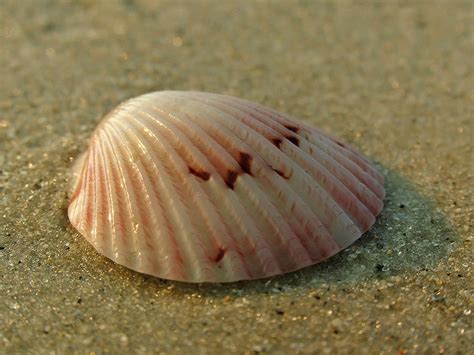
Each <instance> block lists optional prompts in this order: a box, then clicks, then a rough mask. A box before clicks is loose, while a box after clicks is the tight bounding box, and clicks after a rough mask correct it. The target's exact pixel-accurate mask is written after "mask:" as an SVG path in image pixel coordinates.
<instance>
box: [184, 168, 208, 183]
mask: <svg viewBox="0 0 474 355" xmlns="http://www.w3.org/2000/svg"><path fill="white" fill-rule="evenodd" d="M189 172H190V173H191V174H193V175H196V176H197V177H199V178H201V179H203V180H204V181H207V180H209V178H210V177H211V174H209V173H208V172H207V171H203V170H196V169H193V168H191V167H189Z"/></svg>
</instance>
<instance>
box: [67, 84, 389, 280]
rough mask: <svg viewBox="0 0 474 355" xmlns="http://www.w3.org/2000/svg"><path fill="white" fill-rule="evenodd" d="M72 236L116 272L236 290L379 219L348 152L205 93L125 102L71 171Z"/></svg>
mask: <svg viewBox="0 0 474 355" xmlns="http://www.w3.org/2000/svg"><path fill="white" fill-rule="evenodd" d="M76 176H77V178H76V180H75V186H74V190H73V191H74V192H73V194H72V196H71V199H70V203H69V209H68V214H69V219H70V221H71V223H72V225H73V226H74V227H75V228H76V229H77V230H78V231H79V232H80V233H81V234H82V235H83V236H84V237H85V238H86V239H87V240H88V241H89V242H90V243H91V244H92V245H93V246H94V247H95V248H96V249H97V251H98V252H99V253H101V254H103V255H105V256H106V257H108V258H110V259H112V260H113V261H115V262H117V263H119V264H121V265H124V266H126V267H128V268H131V269H133V270H136V271H139V272H143V273H146V274H151V275H155V276H158V277H160V278H164V279H172V280H180V281H187V282H231V281H237V280H244V279H257V278H264V277H268V276H271V275H276V274H281V273H286V272H290V271H294V270H298V269H301V268H303V267H305V266H308V265H312V264H315V263H317V262H320V261H322V260H324V259H326V258H328V257H330V256H331V255H333V254H335V253H337V252H338V251H339V250H341V249H343V248H345V247H347V246H348V245H350V244H352V243H353V242H354V241H355V240H356V239H358V238H359V237H360V236H361V235H362V233H364V232H365V231H367V230H368V229H369V228H370V226H371V225H372V224H373V223H374V221H375V216H376V215H377V214H378V213H380V211H381V210H382V207H383V198H384V195H385V191H384V188H383V181H384V180H383V176H382V175H381V174H380V173H379V172H378V171H377V170H376V169H375V168H374V167H373V165H372V164H371V163H370V162H369V161H368V160H367V159H366V158H365V157H364V156H362V155H361V154H360V153H359V152H357V151H356V150H355V149H354V148H352V147H350V146H348V145H347V144H344V143H341V142H340V141H339V140H338V139H336V138H334V137H332V136H330V135H328V134H326V133H324V132H321V131H319V130H317V129H315V128H313V127H310V126H308V125H306V124H303V123H302V122H299V121H296V120H294V119H292V118H290V117H288V116H286V115H284V114H281V113H278V112H276V111H274V110H271V109H269V108H267V107H264V106H261V105H258V104H255V103H252V102H249V101H245V100H241V99H237V98H234V97H230V96H224V95H216V94H209V93H201V92H177V91H163V92H154V93H150V94H146V95H143V96H139V97H137V98H134V99H131V100H128V101H126V102H124V103H123V104H121V105H119V106H118V107H117V108H116V109H115V110H113V111H112V112H111V113H109V114H108V115H107V116H106V117H105V118H104V120H103V121H102V122H101V123H100V125H99V126H98V127H97V129H96V130H95V132H94V134H93V136H92V138H91V141H90V145H89V149H88V151H87V152H86V153H85V155H84V157H83V158H82V159H81V160H80V162H79V163H78V164H77V165H76Z"/></svg>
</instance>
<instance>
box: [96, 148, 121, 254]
mask: <svg viewBox="0 0 474 355" xmlns="http://www.w3.org/2000/svg"><path fill="white" fill-rule="evenodd" d="M98 142H99V143H98V144H99V147H98V149H99V150H100V156H101V164H102V165H103V167H104V177H105V179H104V183H105V186H106V189H107V203H108V206H109V216H108V221H109V222H112V221H113V223H109V229H110V230H111V235H112V237H110V238H109V242H110V248H109V250H110V251H112V256H113V259H114V260H119V252H118V246H117V244H116V241H115V236H116V235H117V230H116V228H115V219H116V215H115V208H114V205H113V201H112V196H113V195H112V187H111V184H110V179H111V177H110V174H109V171H108V166H107V163H106V159H105V150H104V146H103V145H104V141H103V139H98Z"/></svg>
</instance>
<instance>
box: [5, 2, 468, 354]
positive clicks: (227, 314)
mask: <svg viewBox="0 0 474 355" xmlns="http://www.w3.org/2000/svg"><path fill="white" fill-rule="evenodd" d="M362 4H364V5H362ZM472 23H474V10H473V5H472V2H469V1H457V0H455V1H450V2H448V1H418V2H405V1H402V2H395V1H391V2H387V3H382V2H363V3H361V2H358V3H352V2H350V1H338V2H316V1H314V2H313V1H300V2H296V1H275V2H272V3H270V2H266V1H248V2H239V3H237V2H232V1H225V2H222V3H221V2H217V1H210V2H208V1H201V0H199V1H185V2H183V1H178V2H176V1H173V2H172V1H160V2H151V1H150V2H147V1H132V0H127V1H103V2H100V3H98V2H96V1H92V0H84V1H70V2H69V1H22V2H21V3H20V2H18V1H13V0H7V1H2V2H1V3H0V353H9V354H11V353H26V352H29V353H35V354H41V353H57V354H62V353H74V352H75V353H81V354H83V353H89V352H95V353H121V352H122V353H123V352H128V353H158V352H163V353H206V352H207V353H223V352H236V353H244V352H245V353H297V352H301V353H310V352H314V353H336V352H337V353H390V354H393V353H397V352H400V353H404V352H407V353H438V352H439V353H443V352H444V353H448V354H453V353H468V352H469V351H472V344H473V342H474V331H473V327H472V317H473V314H472V310H473V297H472V296H473V288H472V284H473V281H474V280H473V274H472V264H473V257H472V250H473V245H472V243H473V237H472V233H473V228H474V226H473V219H474V218H473V199H472V185H473V182H472V174H473V163H472V161H473V143H472V142H473V117H472V105H473V101H474V72H473V64H472V63H473V57H474V44H473V42H472V38H473V37H472V36H473V27H472ZM164 89H176V90H191V89H192V90H202V91H211V92H218V93H226V94H230V95H235V96H238V97H242V98H246V99H250V100H253V101H256V102H259V103H262V104H265V105H268V106H270V107H273V108H275V109H277V110H280V111H283V112H287V113H289V114H291V115H292V116H295V117H298V118H300V119H301V120H304V121H305V122H309V123H311V124H313V125H315V126H318V127H321V128H323V129H325V130H327V131H328V132H331V133H333V134H335V135H337V136H339V137H341V138H343V139H345V140H346V141H348V142H350V143H351V144H353V145H354V146H356V147H357V148H358V149H360V150H361V151H362V152H364V153H365V154H366V155H367V156H369V157H370V158H371V159H372V160H373V161H375V162H376V164H377V165H378V166H379V167H380V169H381V170H382V171H383V173H384V175H385V177H386V188H387V198H386V201H385V205H386V207H385V209H384V211H383V212H382V214H381V215H380V217H379V218H378V220H377V223H376V225H375V226H374V227H373V228H372V229H371V231H369V232H368V233H367V234H366V235H364V236H363V237H362V238H361V239H360V240H359V241H358V242H356V243H355V244H354V245H352V246H351V247H349V248H348V249H347V250H345V251H343V252H341V253H340V254H338V255H337V256H335V257H333V258H331V259H330V260H328V261H327V262H324V263H322V264H319V265H316V266H313V267H310V268H307V269H305V270H302V271H299V272H295V273H291V274H289V275H285V276H280V277H275V278H272V279H267V280H262V281H252V282H239V283H233V284H227V285H191V284H183V283H177V282H170V281H163V280H160V279H157V278H153V277H149V276H146V275H142V274H138V273H135V272H133V271H130V270H127V269H126V268H123V267H121V266H119V265H116V264H114V263H112V262H111V261H109V260H107V259H106V258H104V257H102V256H100V255H98V254H97V253H96V252H95V250H94V249H93V247H92V246H90V245H89V244H88V243H87V242H86V241H85V240H84V239H83V238H82V237H81V236H80V235H79V234H78V233H77V232H75V231H74V230H73V228H72V227H71V226H70V224H69V223H68V220H67V215H66V207H67V199H68V194H69V184H70V181H69V179H70V172H71V168H72V165H73V161H74V159H75V158H76V157H77V156H78V155H79V154H80V153H81V152H82V151H84V150H85V149H86V147H87V139H88V137H89V136H90V134H91V132H92V131H93V129H94V127H95V126H96V125H97V123H98V122H99V121H100V119H101V117H102V116H103V115H104V114H106V113H107V112H108V111H109V110H110V109H112V108H113V107H114V106H116V105H117V104H118V103H120V102H121V101H123V100H125V99H127V98H130V97H133V96H137V95H139V94H143V93H146V92H150V91H156V90H164ZM470 344H471V345H470ZM470 346H471V348H469V347H470Z"/></svg>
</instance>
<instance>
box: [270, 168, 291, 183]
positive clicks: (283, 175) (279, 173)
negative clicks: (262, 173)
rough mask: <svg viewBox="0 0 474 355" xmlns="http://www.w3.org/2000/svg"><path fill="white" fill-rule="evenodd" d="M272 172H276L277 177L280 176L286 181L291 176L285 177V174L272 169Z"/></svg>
mask: <svg viewBox="0 0 474 355" xmlns="http://www.w3.org/2000/svg"><path fill="white" fill-rule="evenodd" d="M272 169H273V171H274V172H276V173H277V174H278V175H280V176H281V177H282V178H283V179H286V180H288V179H289V178H290V177H291V176H286V175H285V173H284V172H283V171H281V170H278V169H274V168H272Z"/></svg>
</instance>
